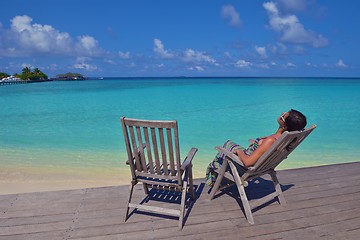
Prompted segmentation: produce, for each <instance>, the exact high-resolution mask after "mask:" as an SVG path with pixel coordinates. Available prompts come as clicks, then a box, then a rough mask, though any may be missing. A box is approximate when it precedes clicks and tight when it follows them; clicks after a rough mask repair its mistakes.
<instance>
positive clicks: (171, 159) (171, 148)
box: [166, 128, 175, 176]
mask: <svg viewBox="0 0 360 240" xmlns="http://www.w3.org/2000/svg"><path fill="white" fill-rule="evenodd" d="M166 136H167V140H168V149H169V160H170V171H171V175H173V176H174V175H175V166H174V150H173V143H172V136H171V129H170V128H167V129H166Z"/></svg>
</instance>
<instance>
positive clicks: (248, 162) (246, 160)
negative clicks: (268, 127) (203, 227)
mask: <svg viewBox="0 0 360 240" xmlns="http://www.w3.org/2000/svg"><path fill="white" fill-rule="evenodd" d="M277 122H278V124H279V128H278V129H277V131H276V132H275V133H274V134H272V135H270V136H267V137H261V138H257V139H255V140H251V144H250V145H249V146H248V147H247V148H244V147H242V146H240V145H238V144H236V143H234V142H232V141H230V140H228V141H226V142H225V143H224V145H223V147H224V148H225V149H227V150H229V151H230V152H233V153H234V154H236V155H237V156H238V157H239V159H240V161H241V162H242V163H243V164H244V166H246V167H250V166H252V165H254V164H255V163H256V161H257V160H258V159H259V158H260V157H261V155H263V154H264V153H265V151H266V150H268V149H269V148H270V146H271V145H272V144H273V143H274V142H275V141H276V140H277V139H278V138H279V137H280V136H281V134H282V133H283V132H285V131H289V132H290V131H299V130H302V129H304V127H305V126H306V117H305V116H304V115H303V114H302V113H301V112H299V111H296V110H294V109H291V110H290V111H288V112H284V113H282V114H281V116H280V117H279V118H278V119H277ZM223 160H224V155H223V154H220V153H218V154H217V155H216V156H215V158H214V160H213V161H212V162H211V163H210V164H209V166H208V168H207V169H206V184H207V185H209V186H212V185H213V184H214V182H215V181H216V177H217V173H216V172H215V170H216V169H219V168H220V167H221V164H222V163H223Z"/></svg>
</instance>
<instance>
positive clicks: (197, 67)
mask: <svg viewBox="0 0 360 240" xmlns="http://www.w3.org/2000/svg"><path fill="white" fill-rule="evenodd" d="M189 70H191V71H198V72H203V71H204V70H205V69H204V68H203V67H201V66H194V67H189Z"/></svg>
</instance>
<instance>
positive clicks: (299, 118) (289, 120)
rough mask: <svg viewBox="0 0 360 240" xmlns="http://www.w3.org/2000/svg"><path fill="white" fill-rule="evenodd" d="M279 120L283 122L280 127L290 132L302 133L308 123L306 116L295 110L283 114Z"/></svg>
mask: <svg viewBox="0 0 360 240" xmlns="http://www.w3.org/2000/svg"><path fill="white" fill-rule="evenodd" d="M279 120H280V121H282V122H283V123H282V124H280V125H281V126H282V127H283V128H284V129H285V130H287V131H289V132H291V131H300V130H302V129H304V128H305V126H306V123H307V122H306V117H305V116H304V114H302V113H301V112H299V111H297V110H294V109H291V110H290V111H288V112H286V113H284V114H282V115H281V117H280V118H279Z"/></svg>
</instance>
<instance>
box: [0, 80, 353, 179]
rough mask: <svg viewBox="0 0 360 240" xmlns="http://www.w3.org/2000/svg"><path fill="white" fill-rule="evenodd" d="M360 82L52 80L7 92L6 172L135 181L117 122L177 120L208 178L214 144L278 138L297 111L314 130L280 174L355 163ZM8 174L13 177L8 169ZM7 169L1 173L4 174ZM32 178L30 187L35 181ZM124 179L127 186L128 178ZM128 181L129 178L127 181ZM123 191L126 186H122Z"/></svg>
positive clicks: (2, 99) (198, 170)
mask: <svg viewBox="0 0 360 240" xmlns="http://www.w3.org/2000/svg"><path fill="white" fill-rule="evenodd" d="M359 93H360V79H341V78H337V79H326V78H313V79H312V78H159V79H156V78H149V79H146V78H145V79H106V80H86V81H70V82H64V81H53V82H45V83H34V84H19V85H7V86H1V87H0V106H1V110H0V119H1V127H0V144H1V150H0V161H1V166H2V169H3V171H4V169H7V170H6V171H7V172H6V173H4V172H2V173H1V174H0V177H1V175H3V178H4V177H9V174H10V175H11V176H14V181H15V180H16V176H17V174H16V172H14V171H16V169H22V171H21V174H25V175H26V170H24V168H25V169H41V171H40V170H39V171H37V172H36V174H37V175H41V174H42V173H44V172H46V171H47V169H53V170H54V169H57V171H60V172H59V174H58V177H60V178H61V174H62V173H64V174H63V175H64V176H67V174H65V173H66V172H67V171H68V172H69V173H71V174H73V175H77V174H79V175H81V174H82V173H86V174H88V175H89V176H90V175H92V173H96V174H94V175H93V176H96V177H97V178H99V177H102V176H104V177H109V175H114V176H115V175H117V174H119V175H123V177H124V179H126V178H127V177H128V176H129V175H127V174H128V171H127V166H126V165H125V161H126V153H125V146H124V142H123V137H122V132H121V127H120V122H119V118H120V116H126V117H131V118H145V119H155V120H161V119H164V120H169V119H176V120H178V122H179V133H180V146H181V153H182V156H183V157H185V156H186V153H187V151H188V150H189V149H190V148H191V147H197V148H199V152H198V153H197V155H196V157H195V160H194V172H195V176H196V177H203V176H204V174H205V168H206V166H207V164H208V163H209V162H210V161H211V160H212V158H213V156H214V155H215V154H216V152H215V150H214V146H217V145H221V144H222V143H223V142H224V141H226V140H227V139H232V140H234V141H236V142H238V143H239V144H241V145H244V146H246V145H247V144H248V142H247V140H248V139H250V138H255V137H259V136H265V135H269V134H272V133H274V132H275V131H276V129H277V122H276V119H277V118H278V116H279V115H280V114H281V113H282V112H283V111H287V110H289V109H290V108H294V109H297V110H300V111H302V112H303V113H304V114H305V115H306V116H307V118H308V124H309V125H310V124H314V123H315V124H317V125H318V127H317V129H316V130H315V131H314V132H313V133H312V134H311V135H310V136H309V137H308V139H306V141H304V142H303V143H302V145H301V146H300V147H299V148H298V149H296V151H294V153H292V155H290V157H289V159H288V160H286V161H284V162H283V163H282V164H281V165H280V167H279V169H286V168H298V167H307V166H316V165H324V164H333V163H342V162H353V161H358V156H359V153H360V149H359V148H358V146H359V145H360V138H359V137H360V126H359V124H358V121H359V119H360V104H359V103H360V94H359ZM9 169H11V170H9ZM0 172H1V170H0ZM36 174H34V173H32V174H31V176H32V177H25V178H24V179H25V181H26V179H27V180H29V179H30V180H32V178H33V176H34V175H36ZM121 181H122V180H121ZM127 182H128V181H126V183H127ZM121 183H122V184H123V183H124V182H121Z"/></svg>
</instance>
